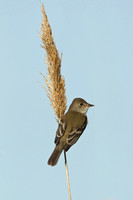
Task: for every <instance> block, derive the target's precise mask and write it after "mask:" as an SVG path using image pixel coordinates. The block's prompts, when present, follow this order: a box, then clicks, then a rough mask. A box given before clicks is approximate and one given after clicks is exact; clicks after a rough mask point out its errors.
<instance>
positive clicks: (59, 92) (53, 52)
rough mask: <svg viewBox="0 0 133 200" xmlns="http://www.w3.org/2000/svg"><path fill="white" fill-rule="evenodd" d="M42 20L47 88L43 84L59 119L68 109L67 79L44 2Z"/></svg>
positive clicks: (41, 36)
mask: <svg viewBox="0 0 133 200" xmlns="http://www.w3.org/2000/svg"><path fill="white" fill-rule="evenodd" d="M41 10H42V21H41V34H40V38H41V40H42V43H43V45H42V48H44V49H45V51H46V55H45V62H46V64H47V71H48V76H47V77H46V76H45V75H44V74H42V73H41V74H42V76H43V78H44V80H45V83H46V85H47V88H46V87H45V86H44V85H42V87H43V88H44V89H45V91H46V93H47V96H48V97H49V99H50V102H51V106H52V108H53V110H54V112H55V115H56V117H57V121H58V123H59V121H60V120H61V119H62V117H63V115H64V113H65V110H66V95H65V91H66V89H65V80H64V78H63V76H62V75H61V60H62V55H61V57H60V56H59V53H58V50H57V48H56V45H55V43H54V38H53V36H52V30H51V27H50V24H49V22H48V18H47V15H46V12H45V9H44V5H43V4H42V8H41Z"/></svg>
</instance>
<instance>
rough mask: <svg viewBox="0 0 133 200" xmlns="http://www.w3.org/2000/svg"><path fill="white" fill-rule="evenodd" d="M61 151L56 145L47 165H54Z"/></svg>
mask: <svg viewBox="0 0 133 200" xmlns="http://www.w3.org/2000/svg"><path fill="white" fill-rule="evenodd" d="M61 153H62V149H58V148H57V146H56V147H55V149H54V151H53V153H52V154H51V156H50V158H49V160H48V165H51V166H55V165H56V164H57V162H58V160H59V157H60V155H61Z"/></svg>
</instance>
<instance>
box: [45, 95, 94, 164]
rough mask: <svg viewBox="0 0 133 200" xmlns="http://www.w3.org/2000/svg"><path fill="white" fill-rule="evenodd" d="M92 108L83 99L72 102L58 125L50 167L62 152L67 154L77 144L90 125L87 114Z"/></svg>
mask: <svg viewBox="0 0 133 200" xmlns="http://www.w3.org/2000/svg"><path fill="white" fill-rule="evenodd" d="M92 106H94V105H92V104H89V103H87V102H86V101H85V100H84V99H82V98H75V99H74V100H73V101H72V103H71V105H70V106H69V109H68V111H67V112H66V114H64V116H63V118H62V120H60V123H59V125H58V128H57V131H56V136H55V140H54V142H55V145H56V146H55V149H54V151H53V153H52V154H51V156H50V158H49V160H48V165H50V166H55V165H56V164H57V162H58V160H59V157H60V155H61V153H62V151H63V150H64V151H65V152H67V151H68V150H69V148H70V147H71V146H72V145H74V144H75V143H76V142H77V140H78V139H79V137H80V136H81V135H82V133H83V131H84V130H85V128H86V126H87V124H88V119H87V115H86V113H87V111H88V109H89V108H90V107H92Z"/></svg>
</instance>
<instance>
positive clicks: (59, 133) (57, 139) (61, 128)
mask: <svg viewBox="0 0 133 200" xmlns="http://www.w3.org/2000/svg"><path fill="white" fill-rule="evenodd" d="M66 128H67V124H66V123H65V122H64V121H63V120H61V122H60V124H59V126H58V129H57V131H56V136H55V140H54V142H55V144H56V145H57V144H59V142H60V138H61V137H62V136H63V135H64V133H65V131H66Z"/></svg>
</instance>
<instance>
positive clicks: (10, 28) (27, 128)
mask: <svg viewBox="0 0 133 200" xmlns="http://www.w3.org/2000/svg"><path fill="white" fill-rule="evenodd" d="M44 3H45V8H46V13H47V15H48V18H49V22H50V24H51V26H52V30H53V36H54V39H55V43H56V45H57V48H58V50H59V52H60V53H61V52H63V61H62V74H63V75H64V77H65V80H66V88H67V99H68V105H69V104H70V103H71V101H72V99H73V98H75V97H83V98H84V99H85V100H86V101H88V102H89V103H93V104H95V107H94V108H91V109H90V110H89V112H88V119H89V125H88V127H87V128H86V130H85V132H84V134H83V135H82V137H81V138H80V140H79V141H78V142H77V144H76V145H75V146H73V147H72V148H71V149H70V151H69V152H68V154H67V155H68V164H69V174H70V184H71V192H72V199H73V200H81V199H85V200H86V199H90V200H127V199H129V200H130V199H132V198H133V1H132V0H73V1H70V0H69V1H68V0H48V1H45V2H44ZM40 24H41V2H40V1H39V0H37V1H31V0H28V1H26V0H24V1H15V0H12V1H9V0H6V1H2V2H1V6H0V199H1V200H18V199H19V200H29V199H32V200H37V199H39V200H44V199H49V200H50V199H51V200H52V199H60V200H62V199H68V191H67V182H66V172H65V167H64V158H63V155H62V156H61V158H60V160H59V162H58V165H57V166H56V167H53V168H51V167H49V166H48V165H47V160H48V158H49V156H50V154H51V152H52V150H53V148H54V143H53V141H54V137H55V132H56V129H57V123H56V120H55V115H54V112H53V110H52V109H51V107H50V106H49V100H48V98H47V97H46V93H45V91H44V90H43V88H42V87H41V83H42V82H43V80H42V77H41V75H40V72H43V73H45V74H46V65H45V63H44V50H43V49H42V48H41V46H40V45H41V40H40V38H39V36H38V33H39V32H40Z"/></svg>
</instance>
